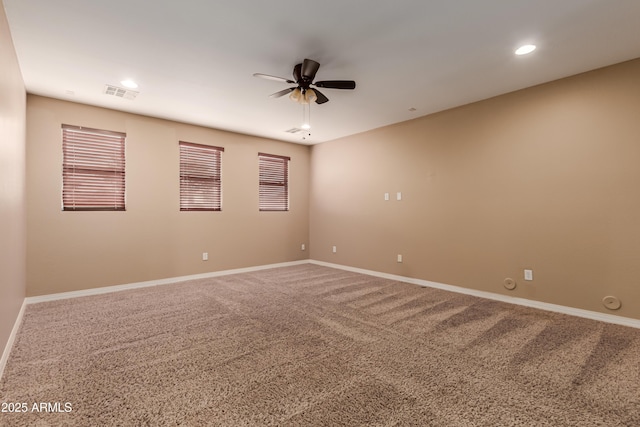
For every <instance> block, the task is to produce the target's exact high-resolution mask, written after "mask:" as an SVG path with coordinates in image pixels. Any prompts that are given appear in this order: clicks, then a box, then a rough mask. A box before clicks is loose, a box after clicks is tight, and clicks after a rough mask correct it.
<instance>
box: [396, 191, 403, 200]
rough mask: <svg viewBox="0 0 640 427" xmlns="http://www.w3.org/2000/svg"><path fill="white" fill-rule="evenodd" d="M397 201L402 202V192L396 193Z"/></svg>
mask: <svg viewBox="0 0 640 427" xmlns="http://www.w3.org/2000/svg"><path fill="white" fill-rule="evenodd" d="M396 200H402V193H401V192H400V191H398V192H397V193H396Z"/></svg>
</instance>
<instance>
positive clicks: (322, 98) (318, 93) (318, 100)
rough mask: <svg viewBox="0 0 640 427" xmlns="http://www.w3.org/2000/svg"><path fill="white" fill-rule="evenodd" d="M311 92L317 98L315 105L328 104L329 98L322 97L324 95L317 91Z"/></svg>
mask: <svg viewBox="0 0 640 427" xmlns="http://www.w3.org/2000/svg"><path fill="white" fill-rule="evenodd" d="M313 91H314V92H315V93H316V96H317V97H318V98H317V99H316V104H324V103H325V102H329V98H327V97H326V96H324V94H323V93H322V92H320V91H319V90H318V89H313Z"/></svg>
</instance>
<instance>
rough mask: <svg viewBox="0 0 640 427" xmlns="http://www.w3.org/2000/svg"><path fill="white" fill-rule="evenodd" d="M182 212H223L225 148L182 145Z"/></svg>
mask: <svg viewBox="0 0 640 427" xmlns="http://www.w3.org/2000/svg"><path fill="white" fill-rule="evenodd" d="M179 145H180V210H181V211H219V210H222V180H221V157H222V156H221V154H222V152H223V151H224V148H222V147H214V146H212V145H202V144H194V143H192V142H184V141H180V142H179Z"/></svg>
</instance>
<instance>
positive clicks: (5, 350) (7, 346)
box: [0, 298, 27, 380]
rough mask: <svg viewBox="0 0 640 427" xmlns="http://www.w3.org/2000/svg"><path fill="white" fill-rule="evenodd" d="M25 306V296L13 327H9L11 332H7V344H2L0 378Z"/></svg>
mask: <svg viewBox="0 0 640 427" xmlns="http://www.w3.org/2000/svg"><path fill="white" fill-rule="evenodd" d="M26 306H27V300H26V298H25V299H24V300H23V301H22V306H21V307H20V311H19V312H18V317H17V318H16V321H15V323H14V324H13V329H11V334H9V339H8V340H7V345H5V346H4V351H3V352H2V357H1V358H0V380H1V379H2V374H4V368H5V366H7V361H8V360H9V353H11V349H12V348H13V343H14V341H15V340H16V335H17V334H18V329H20V325H21V324H22V317H23V316H24V309H25V307H26Z"/></svg>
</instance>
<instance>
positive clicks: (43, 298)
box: [26, 259, 309, 304]
mask: <svg viewBox="0 0 640 427" xmlns="http://www.w3.org/2000/svg"><path fill="white" fill-rule="evenodd" d="M308 263H309V260H306V259H305V260H300V261H290V262H281V263H278V264H266V265H259V266H255V267H245V268H236V269H233V270H222V271H213V272H211V273H202V274H192V275H190V276H179V277H170V278H167V279H158V280H149V281H146V282H137V283H128V284H125V285H114V286H105V287H102V288H93V289H83V290H80V291H71V292H60V293H57V294H49V295H39V296H36V297H27V298H26V303H27V304H36V303H39V302H47V301H56V300H60V299H67V298H78V297H86V296H91V295H100V294H107V293H110V292H118V291H126V290H129V289H138V288H147V287H149V286H159V285H169V284H171V283H178V282H186V281H187V280H196V279H208V278H211V277H220V276H228V275H230V274H238V273H249V272H252V271H259V270H266V269H269V268H276V267H289V266H292V265H300V264H308Z"/></svg>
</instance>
